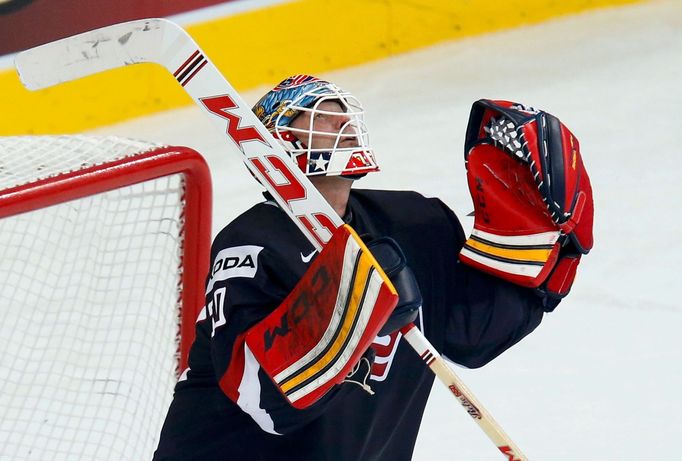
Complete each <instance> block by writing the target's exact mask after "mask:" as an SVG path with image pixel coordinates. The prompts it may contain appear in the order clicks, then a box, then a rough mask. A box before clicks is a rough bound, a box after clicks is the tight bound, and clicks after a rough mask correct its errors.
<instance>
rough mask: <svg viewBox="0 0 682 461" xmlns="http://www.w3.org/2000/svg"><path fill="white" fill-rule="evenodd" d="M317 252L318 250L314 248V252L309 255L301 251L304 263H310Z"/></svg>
mask: <svg viewBox="0 0 682 461" xmlns="http://www.w3.org/2000/svg"><path fill="white" fill-rule="evenodd" d="M315 253H317V250H313V252H312V253H310V254H309V255H308V256H304V255H303V253H301V261H303V262H304V263H306V264H308V263H309V262H310V260H311V259H313V256H314V255H315Z"/></svg>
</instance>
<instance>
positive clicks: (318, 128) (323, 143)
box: [289, 101, 361, 151]
mask: <svg viewBox="0 0 682 461" xmlns="http://www.w3.org/2000/svg"><path fill="white" fill-rule="evenodd" d="M289 131H291V132H292V133H293V134H294V136H296V137H297V138H298V140H299V141H300V142H301V144H302V147H304V148H309V149H311V150H313V151H317V150H325V151H330V150H333V149H336V148H338V147H347V148H354V147H360V145H361V139H360V138H361V137H360V133H359V130H358V129H357V127H355V126H354V125H352V121H351V118H350V117H349V116H348V115H346V113H345V111H344V110H343V108H342V107H341V104H340V103H339V102H337V101H324V102H321V103H319V104H316V105H315V106H314V109H313V110H311V111H310V112H308V111H305V112H303V113H301V114H300V115H299V116H298V117H296V118H295V119H294V120H293V121H292V122H291V123H290V124H289Z"/></svg>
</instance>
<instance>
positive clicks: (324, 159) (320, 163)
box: [309, 152, 329, 172]
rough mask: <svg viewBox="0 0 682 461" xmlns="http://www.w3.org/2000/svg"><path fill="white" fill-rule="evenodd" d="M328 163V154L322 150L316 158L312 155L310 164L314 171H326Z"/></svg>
mask: <svg viewBox="0 0 682 461" xmlns="http://www.w3.org/2000/svg"><path fill="white" fill-rule="evenodd" d="M328 163H329V158H328V155H325V154H324V153H322V152H321V153H319V154H317V158H314V157H313V155H311V156H310V161H309V164H310V166H311V167H312V170H313V172H316V171H326V170H327V164H328Z"/></svg>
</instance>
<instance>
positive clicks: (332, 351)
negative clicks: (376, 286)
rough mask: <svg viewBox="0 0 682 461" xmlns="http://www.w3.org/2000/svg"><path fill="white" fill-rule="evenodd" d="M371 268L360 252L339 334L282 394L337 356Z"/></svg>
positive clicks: (351, 330)
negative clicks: (324, 351) (322, 353)
mask: <svg viewBox="0 0 682 461" xmlns="http://www.w3.org/2000/svg"><path fill="white" fill-rule="evenodd" d="M372 267H373V264H372V260H371V258H369V257H368V256H367V253H366V252H364V251H363V252H362V254H361V255H360V260H359V261H358V267H357V270H356V274H355V280H354V284H353V289H352V292H351V296H350V300H349V302H348V309H347V310H346V315H345V318H344V321H343V324H342V325H341V326H340V328H339V333H338V335H337V336H336V338H335V340H334V342H333V343H332V345H331V346H330V347H329V349H328V350H327V352H326V353H325V354H324V355H323V356H322V357H320V359H319V360H318V361H317V362H315V363H314V364H312V365H310V366H309V367H307V368H306V370H305V371H304V372H303V373H301V374H299V375H297V376H296V377H295V378H293V379H291V380H290V381H288V382H286V383H284V384H282V385H281V389H282V391H284V392H288V391H289V390H291V389H293V388H294V387H296V386H298V385H299V384H301V383H302V382H304V381H306V380H307V379H308V378H310V377H312V376H314V375H315V374H317V373H318V372H320V371H322V370H323V369H324V368H325V367H326V366H327V365H329V364H330V363H331V362H332V361H333V360H334V359H335V358H336V357H337V355H338V354H339V351H340V350H341V348H342V347H343V346H344V344H345V343H346V339H348V337H349V336H350V335H351V334H352V332H353V325H354V323H355V320H356V318H357V317H358V315H359V313H360V307H361V303H362V300H363V295H364V293H365V287H366V286H367V281H368V278H369V275H370V272H371V269H372Z"/></svg>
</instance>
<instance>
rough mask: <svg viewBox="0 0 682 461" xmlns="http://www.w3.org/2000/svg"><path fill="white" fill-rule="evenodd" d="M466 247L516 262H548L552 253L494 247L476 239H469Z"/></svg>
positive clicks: (543, 250)
mask: <svg viewBox="0 0 682 461" xmlns="http://www.w3.org/2000/svg"><path fill="white" fill-rule="evenodd" d="M466 245H468V246H469V247H471V248H474V249H476V250H478V251H480V252H482V253H485V254H489V255H492V256H498V257H500V258H505V259H509V260H514V261H531V262H541V263H544V262H547V259H549V255H550V253H551V252H552V249H551V248H548V249H542V248H540V249H539V248H514V249H511V248H500V247H497V246H493V245H488V244H487V243H483V242H480V241H477V240H474V239H468V240H467V241H466Z"/></svg>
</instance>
